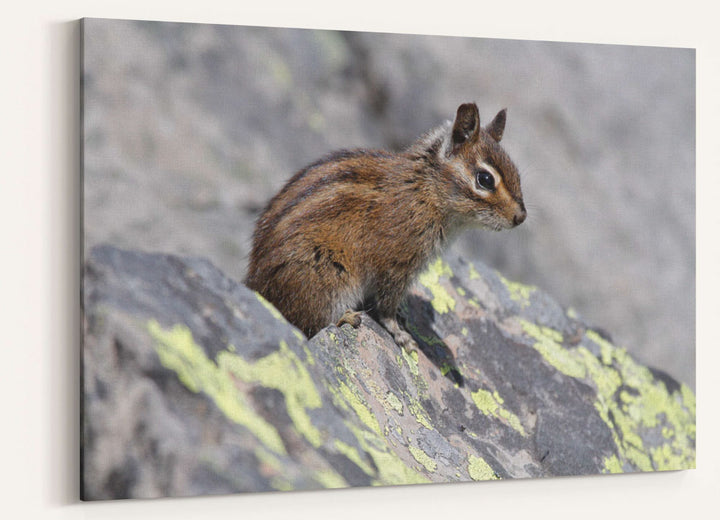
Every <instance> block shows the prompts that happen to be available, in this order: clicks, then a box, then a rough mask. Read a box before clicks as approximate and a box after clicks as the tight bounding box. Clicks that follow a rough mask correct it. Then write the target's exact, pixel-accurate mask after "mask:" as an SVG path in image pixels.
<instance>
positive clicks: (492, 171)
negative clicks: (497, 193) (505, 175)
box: [480, 162, 501, 186]
mask: <svg viewBox="0 0 720 520" xmlns="http://www.w3.org/2000/svg"><path fill="white" fill-rule="evenodd" d="M480 168H484V169H486V170H487V171H489V172H490V174H491V175H492V176H493V178H494V179H495V186H499V185H500V180H501V179H500V174H499V173H498V172H497V170H496V169H495V168H493V167H492V166H490V165H489V164H488V163H486V162H482V163H480Z"/></svg>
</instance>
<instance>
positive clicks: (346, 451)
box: [334, 439, 375, 475]
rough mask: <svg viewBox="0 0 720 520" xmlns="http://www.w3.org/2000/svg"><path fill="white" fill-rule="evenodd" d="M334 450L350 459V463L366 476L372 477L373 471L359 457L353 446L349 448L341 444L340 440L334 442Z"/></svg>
mask: <svg viewBox="0 0 720 520" xmlns="http://www.w3.org/2000/svg"><path fill="white" fill-rule="evenodd" d="M334 444H335V449H336V450H337V451H338V452H340V453H342V454H343V455H345V456H346V457H347V458H348V459H350V460H351V461H352V462H354V463H355V465H357V467H359V468H360V469H361V470H363V471H364V472H365V473H366V474H367V475H374V474H375V471H374V470H373V468H372V466H370V464H368V463H367V461H366V460H365V459H363V458H362V457H361V456H360V452H359V451H358V450H357V448H355V447H354V446H350V445H349V444H347V443H346V442H343V441H341V440H338V439H336V440H335V443H334Z"/></svg>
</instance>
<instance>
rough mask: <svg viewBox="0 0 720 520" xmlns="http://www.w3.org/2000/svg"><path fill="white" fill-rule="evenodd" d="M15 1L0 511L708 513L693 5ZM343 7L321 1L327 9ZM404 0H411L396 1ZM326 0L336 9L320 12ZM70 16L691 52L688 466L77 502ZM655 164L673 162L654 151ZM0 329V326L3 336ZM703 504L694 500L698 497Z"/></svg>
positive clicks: (707, 370) (705, 315) (700, 59)
mask: <svg viewBox="0 0 720 520" xmlns="http://www.w3.org/2000/svg"><path fill="white" fill-rule="evenodd" d="M456 4H458V2H455V1H454V0H441V1H440V2H435V3H434V4H429V3H428V4H427V5H424V4H423V3H421V2H420V1H419V0H416V1H415V2H410V1H408V2H404V5H405V6H411V7H402V6H401V5H400V4H399V3H398V6H397V7H396V6H395V4H394V3H390V2H389V1H388V0H385V1H382V0H365V1H363V2H362V4H360V3H353V4H347V5H342V4H341V3H340V2H330V1H319V0H318V1H315V0H301V1H297V2H293V1H292V0H283V1H277V0H272V1H270V0H267V1H262V2H253V3H252V5H251V6H246V5H244V4H243V3H242V2H238V1H229V0H226V1H221V0H204V1H202V2H191V1H188V0H175V1H169V0H162V1H153V2H148V1H147V0H122V1H107V2H98V1H91V0H88V1H81V0H63V1H61V2H57V1H55V2H53V1H31V0H24V1H23V0H15V1H14V2H12V3H10V4H9V5H6V6H5V8H4V10H3V16H2V22H1V23H2V30H0V38H1V41H2V44H1V45H0V49H1V50H0V72H1V73H2V75H3V77H2V82H1V85H2V86H1V87H0V88H1V89H2V91H1V92H2V95H0V103H1V105H0V121H1V122H0V130H1V131H2V134H1V135H0V165H1V171H0V211H2V217H3V218H2V219H0V241H2V245H3V250H2V251H3V254H2V256H1V260H0V295H2V298H0V302H1V305H2V306H1V307H0V330H2V331H3V335H2V341H1V342H0V351H1V352H2V353H3V356H2V360H3V363H2V367H3V370H2V371H1V372H0V385H2V386H1V388H2V391H1V392H0V396H1V399H2V408H0V414H2V415H0V417H2V426H0V430H1V431H2V441H3V442H2V452H0V453H1V455H0V511H2V512H3V516H5V517H8V518H35V517H40V518H126V517H128V516H130V515H132V516H133V517H140V518H143V517H148V518H149V517H152V518H173V519H174V520H177V519H185V518H238V517H242V518H255V517H258V518H263V519H274V518H278V519H285V518H336V517H341V518H366V517H368V516H369V517H379V518H385V517H390V516H395V517H402V518H404V517H412V518H458V517H471V518H473V517H477V518H480V517H482V518H516V517H520V516H521V515H522V516H529V515H538V516H540V517H541V518H575V517H577V516H582V517H584V518H602V517H607V516H609V515H612V516H614V517H619V518H626V517H630V515H634V516H637V517H639V518H647V517H649V518H671V517H676V516H680V515H683V516H690V517H692V518H703V517H710V515H712V514H716V507H715V505H714V504H713V502H714V500H713V499H714V498H716V496H717V494H718V491H720V456H719V454H720V450H718V446H717V442H716V440H717V439H718V438H719V437H720V428H719V424H720V421H719V420H718V413H717V404H716V403H715V402H714V401H715V397H716V396H717V395H718V389H719V388H718V382H717V381H718V376H717V372H718V368H717V367H720V356H719V355H718V350H719V349H720V347H718V345H720V332H718V330H717V329H715V328H714V324H715V322H716V321H717V318H716V311H717V310H718V308H720V305H719V304H718V300H717V298H715V297H714V296H713V292H714V291H717V290H718V289H720V284H719V283H718V282H719V281H720V280H719V278H720V270H719V269H718V266H720V240H718V239H717V235H718V231H717V230H718V228H719V227H720V226H718V224H720V214H719V213H718V211H717V210H716V207H717V203H716V200H717V198H718V195H720V181H718V177H719V176H720V159H719V158H718V154H717V142H718V137H719V133H718V130H717V128H716V124H717V121H720V104H719V96H718V93H719V92H720V45H719V42H720V39H719V38H718V36H717V32H718V31H717V29H716V27H715V25H716V20H717V16H718V13H717V12H715V8H711V7H709V5H711V4H710V3H709V2H702V1H697V2H696V1H690V0H688V1H685V2H682V3H677V2H670V1H666V0H656V1H654V2H653V1H649V2H631V1H629V0H625V1H616V0H606V1H603V2H595V3H593V4H590V5H589V6H588V5H586V4H585V3H583V2H572V1H567V2H562V1H558V0H544V1H542V2H531V1H522V2H511V1H502V2H494V3H493V5H492V6H483V5H481V2H480V0H475V1H473V2H467V3H466V5H464V6H463V5H462V4H460V5H456ZM341 5H342V7H338V6H341ZM412 6H414V7H412ZM332 10H336V11H332ZM83 16H93V17H109V18H136V19H154V20H176V21H193V22H213V23H230V24H246V25H276V26H285V27H312V28H341V29H354V30H373V31H394V32H411V33H424V34H454V35H475V36H489V37H503V38H522V39H543V40H565V41H585V42H606V43H625V44H642V45H663V46H683V47H696V48H697V67H698V98H697V100H698V103H697V108H698V117H697V121H698V140H697V150H698V163H697V165H698V180H697V188H698V196H697V206H698V222H697V233H698V250H697V252H698V255H697V258H698V271H697V275H698V293H697V294H698V298H697V301H698V329H697V330H698V336H697V337H698V345H697V359H698V384H697V393H698V469H697V470H694V471H685V472H675V473H665V474H646V475H626V476H613V477H588V478H573V479H553V480H534V481H522V482H521V481H516V482H501V483H484V484H461V485H436V486H415V487H405V488H394V489H392V488H384V489H359V490H345V491H334V492H322V493H286V494H273V495H267V494H266V495H253V496H250V495H248V496H229V497H220V498H203V499H183V500H158V501H153V502H147V501H145V502H141V501H126V502H116V503H99V504H82V503H79V502H78V501H77V498H76V497H77V494H78V483H77V482H78V470H77V468H78V457H79V448H78V438H77V437H78V426H77V424H78V421H79V419H78V411H77V402H78V399H79V392H78V389H77V385H78V377H79V352H78V346H77V344H78V340H79V334H78V327H77V325H76V323H77V322H78V320H79V312H78V310H77V306H78V305H79V298H78V292H79V291H78V275H77V268H76V263H77V262H78V252H77V248H78V241H79V230H78V229H77V223H78V215H79V210H78V207H79V202H80V196H79V191H78V188H77V185H76V183H77V179H78V177H77V170H78V159H77V155H78V154H77V145H78V136H77V131H78V127H77V123H76V117H77V109H78V103H77V94H78V92H77V89H78V82H77V78H76V71H77V65H78V63H77V56H76V53H77V48H76V44H75V41H76V38H75V36H76V34H75V33H74V31H76V24H74V23H72V21H73V20H76V19H78V18H80V17H83ZM668 168H672V164H668ZM8 332H9V334H8ZM705 507H707V509H704V508H705Z"/></svg>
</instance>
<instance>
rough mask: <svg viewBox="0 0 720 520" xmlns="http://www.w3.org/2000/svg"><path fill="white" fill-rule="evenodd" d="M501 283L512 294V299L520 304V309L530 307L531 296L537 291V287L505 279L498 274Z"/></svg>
mask: <svg viewBox="0 0 720 520" xmlns="http://www.w3.org/2000/svg"><path fill="white" fill-rule="evenodd" d="M497 275H498V278H500V281H501V282H502V283H503V284H504V285H505V287H506V288H507V290H508V293H509V294H510V299H512V300H513V301H515V302H517V303H519V304H520V307H523V308H524V307H527V306H528V305H530V295H532V293H534V292H535V291H536V290H537V287H534V286H532V285H524V284H521V283H520V282H513V281H510V280H508V279H507V278H505V277H504V276H503V275H501V274H500V273H497Z"/></svg>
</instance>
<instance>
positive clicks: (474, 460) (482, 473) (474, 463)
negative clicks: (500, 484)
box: [468, 455, 500, 480]
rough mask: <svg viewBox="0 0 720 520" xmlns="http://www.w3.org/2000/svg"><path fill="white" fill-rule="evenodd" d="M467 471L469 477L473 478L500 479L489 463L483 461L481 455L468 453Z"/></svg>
mask: <svg viewBox="0 0 720 520" xmlns="http://www.w3.org/2000/svg"><path fill="white" fill-rule="evenodd" d="M468 473H469V474H470V478H471V479H473V480H499V479H500V477H498V476H497V475H496V474H495V472H494V471H493V469H492V468H491V467H490V464H488V463H487V462H485V459H483V458H482V457H476V456H475V455H470V457H469V458H468Z"/></svg>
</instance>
